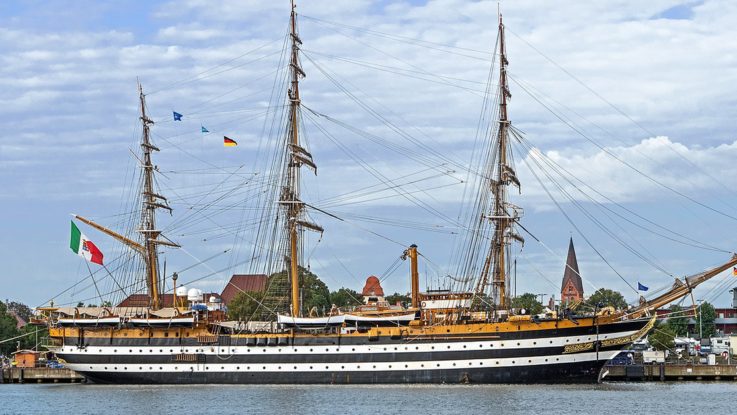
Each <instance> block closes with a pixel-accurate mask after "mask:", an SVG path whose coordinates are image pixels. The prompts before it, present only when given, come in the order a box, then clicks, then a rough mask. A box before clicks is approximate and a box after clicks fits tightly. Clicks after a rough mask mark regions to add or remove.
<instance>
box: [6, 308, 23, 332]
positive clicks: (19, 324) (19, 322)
mask: <svg viewBox="0 0 737 415" xmlns="http://www.w3.org/2000/svg"><path fill="white" fill-rule="evenodd" d="M9 313H10V315H11V316H13V317H15V321H16V323H15V328H17V329H22V328H23V327H25V326H26V321H25V320H23V319H22V318H21V316H19V315H18V314H16V313H15V311H9Z"/></svg>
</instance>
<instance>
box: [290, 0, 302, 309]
mask: <svg viewBox="0 0 737 415" xmlns="http://www.w3.org/2000/svg"><path fill="white" fill-rule="evenodd" d="M291 3H292V14H291V33H290V34H291V38H292V58H291V65H290V66H291V75H292V76H291V78H292V87H291V89H290V90H289V106H290V120H289V121H290V123H289V130H290V133H291V143H292V145H293V146H294V148H300V146H299V128H298V127H299V123H298V121H299V120H298V119H297V115H298V114H299V105H300V100H299V75H300V73H304V72H302V69H300V67H299V62H298V60H297V52H298V50H299V49H298V46H297V43H298V42H299V43H302V42H301V41H300V40H299V37H298V36H297V24H296V12H295V11H294V9H295V7H296V6H295V5H294V0H291ZM299 167H300V163H299V161H298V160H297V159H296V158H294V157H290V161H289V167H288V168H287V171H288V172H289V173H288V174H289V177H288V180H289V183H288V184H289V188H288V201H289V202H291V203H289V204H288V208H287V209H288V211H289V217H288V221H289V222H288V226H289V247H290V255H289V260H290V265H291V269H290V277H291V282H292V316H293V317H299V316H300V309H301V307H300V301H299V260H298V258H299V248H300V247H299V244H298V241H297V238H298V232H299V229H298V218H299V213H300V210H301V208H302V205H301V201H300V199H299V180H300V175H299Z"/></svg>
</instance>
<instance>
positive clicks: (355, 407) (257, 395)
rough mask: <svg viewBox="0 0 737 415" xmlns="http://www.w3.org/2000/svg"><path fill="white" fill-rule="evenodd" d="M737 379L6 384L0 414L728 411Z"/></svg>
mask: <svg viewBox="0 0 737 415" xmlns="http://www.w3.org/2000/svg"><path fill="white" fill-rule="evenodd" d="M736 392H737V382H648V383H605V384H600V385H437V386H425V385H379V386H360V385H355V386H350V385H349V386H329V385H320V386H314V385H313V386H306V385H300V386H269V385H261V386H216V385H212V386H210V385H207V386H170V385H147V386H143V385H122V386H121V385H92V384H34V385H31V384H25V385H18V384H14V385H7V384H6V385H2V386H0V414H49V413H53V414H55V415H59V414H75V415H84V414H94V415H100V414H105V415H111V414H151V413H156V414H175V413H179V414H185V413H186V414H295V413H299V414H342V415H345V414H489V413H493V414H546V415H552V414H565V415H570V414H572V413H586V414H650V413H661V414H669V415H673V414H691V415H692V414H697V413H712V414H728V413H735V411H736V409H735V404H734V401H733V399H732V398H733V397H734V396H735V393H736Z"/></svg>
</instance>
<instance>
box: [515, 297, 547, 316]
mask: <svg viewBox="0 0 737 415" xmlns="http://www.w3.org/2000/svg"><path fill="white" fill-rule="evenodd" d="M512 308H518V309H522V308H524V309H525V312H526V314H530V315H534V314H540V313H542V312H543V305H542V303H541V302H540V301H537V296H536V295H535V294H532V293H524V294H522V295H520V296H518V297H514V298H512Z"/></svg>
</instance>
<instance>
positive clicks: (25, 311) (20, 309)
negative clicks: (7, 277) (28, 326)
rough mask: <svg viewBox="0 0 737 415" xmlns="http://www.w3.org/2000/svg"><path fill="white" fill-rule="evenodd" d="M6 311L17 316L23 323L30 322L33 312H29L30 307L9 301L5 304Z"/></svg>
mask: <svg viewBox="0 0 737 415" xmlns="http://www.w3.org/2000/svg"><path fill="white" fill-rule="evenodd" d="M7 307H8V311H12V312H14V313H15V314H17V315H18V316H19V317H20V318H22V319H23V321H25V322H28V321H31V317H33V310H31V308H30V307H28V306H27V305H25V304H23V303H18V302H15V301H9V302H8V303H7Z"/></svg>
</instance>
